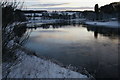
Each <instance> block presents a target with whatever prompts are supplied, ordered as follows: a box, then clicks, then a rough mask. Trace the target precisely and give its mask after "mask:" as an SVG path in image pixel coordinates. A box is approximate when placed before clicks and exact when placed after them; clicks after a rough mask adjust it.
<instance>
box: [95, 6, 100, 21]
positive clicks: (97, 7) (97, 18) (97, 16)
mask: <svg viewBox="0 0 120 80" xmlns="http://www.w3.org/2000/svg"><path fill="white" fill-rule="evenodd" d="M94 10H95V13H96V20H99V6H98V4H95V7H94Z"/></svg>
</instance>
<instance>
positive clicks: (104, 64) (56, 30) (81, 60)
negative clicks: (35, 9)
mask: <svg viewBox="0 0 120 80" xmlns="http://www.w3.org/2000/svg"><path fill="white" fill-rule="evenodd" d="M36 26H37V27H29V28H30V29H32V31H33V32H32V33H31V35H30V38H29V40H28V42H27V44H26V45H25V46H26V47H27V48H30V49H31V50H34V51H36V52H38V53H40V54H38V55H43V56H46V57H50V58H54V59H56V60H58V61H59V62H61V63H63V64H64V65H69V64H72V65H73V66H76V67H80V66H82V67H85V68H86V69H87V70H88V71H89V72H90V73H91V74H95V76H96V77H116V76H117V73H118V72H117V69H118V68H117V65H118V62H117V61H118V49H117V47H118V46H117V44H118V42H117V40H118V38H119V34H117V33H118V32H117V29H112V28H104V27H93V26H87V25H82V24H81V23H79V24H77V23H75V22H73V23H70V22H67V23H55V24H39V25H36ZM111 73H112V74H111Z"/></svg>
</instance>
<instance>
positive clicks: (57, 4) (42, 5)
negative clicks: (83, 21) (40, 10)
mask: <svg viewBox="0 0 120 80" xmlns="http://www.w3.org/2000/svg"><path fill="white" fill-rule="evenodd" d="M65 4H69V3H48V4H34V5H32V6H41V7H45V6H47V7H48V6H59V5H65Z"/></svg>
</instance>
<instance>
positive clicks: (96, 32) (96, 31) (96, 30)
mask: <svg viewBox="0 0 120 80" xmlns="http://www.w3.org/2000/svg"><path fill="white" fill-rule="evenodd" d="M94 37H95V38H96V39H97V38H98V28H95V31H94Z"/></svg>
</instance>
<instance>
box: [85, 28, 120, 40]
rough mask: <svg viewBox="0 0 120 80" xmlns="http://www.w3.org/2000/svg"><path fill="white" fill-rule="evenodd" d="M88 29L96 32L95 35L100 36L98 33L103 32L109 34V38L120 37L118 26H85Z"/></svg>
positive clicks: (104, 34) (105, 34)
mask: <svg viewBox="0 0 120 80" xmlns="http://www.w3.org/2000/svg"><path fill="white" fill-rule="evenodd" d="M84 27H86V28H87V30H88V31H93V32H94V37H95V38H98V34H102V35H103V36H107V37H109V38H113V37H114V38H116V37H120V33H119V32H118V30H119V29H116V28H106V27H97V26H84Z"/></svg>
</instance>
